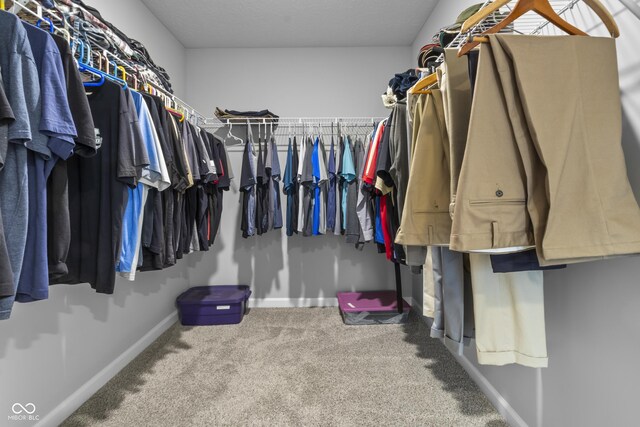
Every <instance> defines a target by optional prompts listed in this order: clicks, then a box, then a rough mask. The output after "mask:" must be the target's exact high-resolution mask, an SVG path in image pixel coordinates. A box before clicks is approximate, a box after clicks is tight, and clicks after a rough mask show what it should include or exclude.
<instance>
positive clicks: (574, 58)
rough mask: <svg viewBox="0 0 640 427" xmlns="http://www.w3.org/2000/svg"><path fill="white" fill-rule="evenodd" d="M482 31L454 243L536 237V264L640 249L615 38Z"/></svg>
mask: <svg viewBox="0 0 640 427" xmlns="http://www.w3.org/2000/svg"><path fill="white" fill-rule="evenodd" d="M489 39H490V43H489V44H483V45H481V48H480V57H479V63H478V73H477V77H476V79H477V80H476V84H475V93H474V99H473V105H472V112H471V119H470V123H469V136H468V140H467V147H466V151H465V157H464V160H463V164H462V170H461V174H460V181H459V185H458V194H457V201H456V207H455V211H454V218H453V225H452V236H451V248H452V249H453V250H457V251H474V250H483V249H493V248H510V247H517V246H519V247H526V246H535V247H536V249H537V254H538V257H539V260H540V264H541V265H557V264H563V263H574V262H582V261H591V260H595V259H600V258H603V257H608V256H614V255H623V254H631V253H638V252H640V209H639V208H638V205H637V203H636V200H635V198H634V196H633V192H632V190H631V186H630V184H629V181H628V178H627V171H626V166H625V161H624V155H623V152H622V146H621V108H620V91H619V88H618V74H617V66H616V51H615V42H614V40H612V39H610V38H599V37H576V36H553V37H551V36H549V37H538V36H520V35H504V34H496V35H491V36H489ZM594 52H597V53H598V54H597V55H594ZM540 64H550V65H548V66H540Z"/></svg>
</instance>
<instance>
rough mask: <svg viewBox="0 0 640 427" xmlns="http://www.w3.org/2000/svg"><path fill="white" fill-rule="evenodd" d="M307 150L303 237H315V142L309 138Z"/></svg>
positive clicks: (301, 181)
mask: <svg viewBox="0 0 640 427" xmlns="http://www.w3.org/2000/svg"><path fill="white" fill-rule="evenodd" d="M305 145H306V147H307V148H306V150H305V156H304V159H303V165H302V178H301V179H300V186H301V187H302V188H303V193H302V194H303V199H302V210H303V220H304V222H303V231H302V235H303V236H311V235H313V210H314V203H315V197H314V177H313V142H312V140H311V137H307V140H306V143H305Z"/></svg>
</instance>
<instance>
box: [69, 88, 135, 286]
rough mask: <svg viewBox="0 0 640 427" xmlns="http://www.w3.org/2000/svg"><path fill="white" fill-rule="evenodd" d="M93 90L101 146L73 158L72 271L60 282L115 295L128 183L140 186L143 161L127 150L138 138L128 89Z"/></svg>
mask: <svg viewBox="0 0 640 427" xmlns="http://www.w3.org/2000/svg"><path fill="white" fill-rule="evenodd" d="M87 91H88V93H87V96H88V98H89V104H90V106H91V113H92V116H93V120H94V123H95V126H96V135H97V138H98V139H97V141H98V145H100V149H99V150H98V153H97V154H96V155H95V156H94V157H90V158H85V159H79V158H77V157H76V156H74V157H72V158H71V159H69V162H68V172H69V200H71V201H72V202H71V203H70V206H69V208H70V209H69V210H70V217H71V246H70V248H69V256H68V257H67V266H68V267H69V273H68V275H67V277H66V278H62V279H61V280H60V281H61V282H62V283H85V282H88V283H90V284H91V286H92V287H93V288H95V289H96V291H97V292H101V293H113V287H114V282H115V265H116V260H117V256H118V255H119V254H118V253H119V251H120V247H121V238H122V218H123V214H124V208H125V205H126V203H127V197H128V193H127V186H129V187H131V188H133V187H134V186H135V183H136V181H137V170H138V168H140V170H141V167H142V165H136V164H134V163H132V160H133V159H132V158H131V156H130V155H129V153H130V151H129V150H128V149H127V148H126V147H129V146H131V145H133V144H134V143H135V141H136V139H134V137H133V132H132V127H131V119H130V117H131V116H130V114H129V110H128V102H127V96H126V94H125V93H124V91H123V90H122V88H121V87H120V86H119V85H117V84H115V83H112V82H110V81H108V80H105V82H104V83H103V84H102V86H97V87H91V88H87ZM136 151H138V149H136ZM75 200H82V203H74V202H73V201H75Z"/></svg>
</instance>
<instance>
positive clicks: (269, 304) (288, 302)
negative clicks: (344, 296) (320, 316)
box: [249, 297, 338, 308]
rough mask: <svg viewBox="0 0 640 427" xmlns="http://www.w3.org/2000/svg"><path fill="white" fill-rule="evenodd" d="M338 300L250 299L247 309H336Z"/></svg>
mask: <svg viewBox="0 0 640 427" xmlns="http://www.w3.org/2000/svg"><path fill="white" fill-rule="evenodd" d="M337 306H338V299H337V298H335V297H333V298H250V299H249V307H250V308H254V307H259V308H293V307H337Z"/></svg>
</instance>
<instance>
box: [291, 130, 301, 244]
mask: <svg viewBox="0 0 640 427" xmlns="http://www.w3.org/2000/svg"><path fill="white" fill-rule="evenodd" d="M298 163H299V159H298V142H297V141H296V137H295V136H294V137H293V148H292V153H291V173H292V177H291V179H292V181H293V203H292V204H293V206H292V207H291V231H293V232H294V233H296V234H297V233H298V207H299V205H300V193H299V192H298V188H299V187H300V182H299V180H298V175H297V173H296V171H297V170H298Z"/></svg>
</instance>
